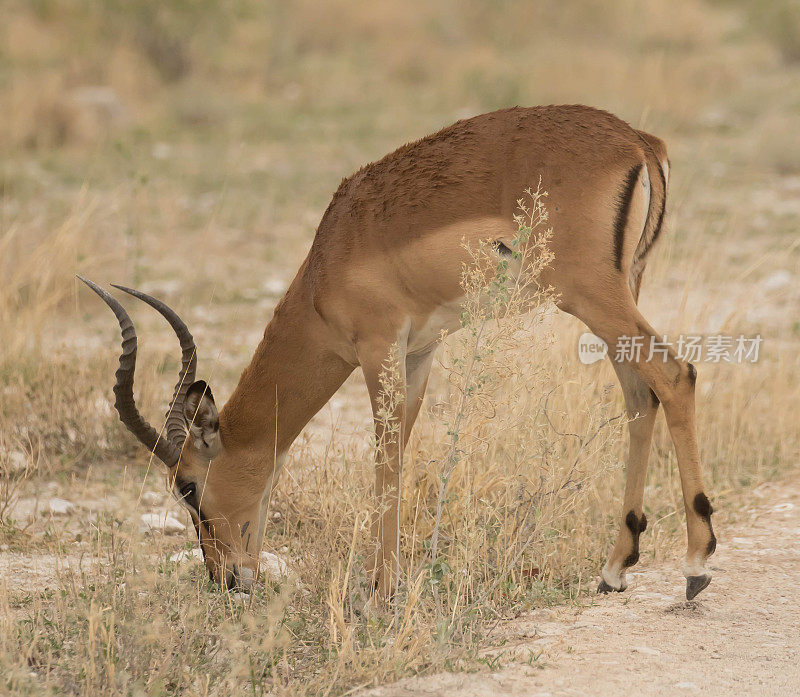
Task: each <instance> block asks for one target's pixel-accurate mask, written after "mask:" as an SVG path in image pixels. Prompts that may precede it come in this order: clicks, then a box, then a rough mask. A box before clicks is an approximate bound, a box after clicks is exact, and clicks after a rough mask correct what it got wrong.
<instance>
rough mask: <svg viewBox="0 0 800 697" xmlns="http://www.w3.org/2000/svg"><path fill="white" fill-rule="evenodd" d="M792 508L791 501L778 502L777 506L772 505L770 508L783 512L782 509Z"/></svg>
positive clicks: (789, 509) (788, 509)
mask: <svg viewBox="0 0 800 697" xmlns="http://www.w3.org/2000/svg"><path fill="white" fill-rule="evenodd" d="M793 508H794V504H793V503H788V502H787V503H779V504H778V505H777V506H773V507H772V510H773V512H775V513H783V512H784V511H791V510H792V509H793Z"/></svg>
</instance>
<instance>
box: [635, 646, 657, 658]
mask: <svg viewBox="0 0 800 697" xmlns="http://www.w3.org/2000/svg"><path fill="white" fill-rule="evenodd" d="M633 650H634V651H635V652H636V653H643V654H646V655H648V656H660V655H661V651H659V650H658V649H651V648H650V647H649V646H634V647H633Z"/></svg>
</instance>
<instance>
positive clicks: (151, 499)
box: [142, 491, 161, 506]
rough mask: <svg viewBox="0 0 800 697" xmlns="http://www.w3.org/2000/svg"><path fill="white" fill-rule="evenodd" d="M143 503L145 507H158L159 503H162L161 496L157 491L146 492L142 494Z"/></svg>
mask: <svg viewBox="0 0 800 697" xmlns="http://www.w3.org/2000/svg"><path fill="white" fill-rule="evenodd" d="M142 503H143V504H144V505H145V506H157V505H158V504H159V503H161V494H158V493H156V492H155V491H145V492H144V493H143V494H142Z"/></svg>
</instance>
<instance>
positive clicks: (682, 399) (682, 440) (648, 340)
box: [575, 287, 717, 600]
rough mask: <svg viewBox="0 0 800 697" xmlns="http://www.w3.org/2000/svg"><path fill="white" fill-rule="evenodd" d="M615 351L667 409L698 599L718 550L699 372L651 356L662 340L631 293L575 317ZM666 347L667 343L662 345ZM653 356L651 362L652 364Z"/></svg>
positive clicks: (691, 582)
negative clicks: (705, 474)
mask: <svg viewBox="0 0 800 697" xmlns="http://www.w3.org/2000/svg"><path fill="white" fill-rule="evenodd" d="M575 314H576V315H577V316H578V317H579V318H580V319H582V320H583V321H584V322H585V323H586V324H587V325H588V326H589V327H590V329H591V330H592V331H593V332H594V333H595V334H596V335H597V336H599V337H600V338H602V339H603V340H604V341H605V342H606V343H607V344H608V347H609V353H610V354H611V357H612V360H616V359H617V358H620V359H621V361H617V362H623V363H624V364H626V365H628V366H629V367H630V368H631V369H632V370H634V371H635V372H636V374H637V375H638V376H639V377H640V378H641V379H642V380H643V381H644V382H645V383H647V385H648V386H649V387H650V389H652V390H653V392H654V393H655V394H656V396H657V397H658V399H659V401H660V402H661V405H662V406H663V407H664V414H665V416H666V419H667V426H668V427H669V432H670V436H671V438H672V443H673V445H674V447H675V454H676V458H677V461H678V469H679V471H680V478H681V489H682V491H683V500H684V508H685V510H686V527H687V538H688V544H687V552H686V561H685V564H684V568H683V572H684V576H686V597H687V598H688V599H690V600H691V599H692V598H694V597H695V596H696V595H697V594H698V593H699V592H700V591H702V590H703V589H704V588H705V587H706V586H707V585H708V584H709V583H710V581H711V574H710V573H708V571H707V570H706V568H705V561H706V559H707V558H708V557H709V556H710V555H711V554H713V552H714V550H715V548H716V544H717V541H716V538H715V536H714V532H713V529H712V526H711V513H712V508H711V504H710V503H709V501H708V497H707V496H706V493H705V489H704V487H703V479H702V474H701V471H700V454H699V450H698V447H697V433H696V430H695V382H696V379H697V371H696V370H695V368H694V366H693V365H692V364H691V363H686V362H683V361H680V360H678V358H677V356H676V355H675V352H674V351H673V350H672V349H671V348H669V349H667V350H666V352H664V353H661V352H659V353H656V354H655V355H653V356H650V355H649V354H650V347H651V346H653V345H658V344H659V343H660V342H662V337H661V335H659V334H658V333H656V331H655V330H654V329H653V328H652V327H651V326H650V325H649V324H648V323H647V321H646V320H645V319H644V317H642V315H641V314H640V312H639V310H638V308H637V307H636V304H635V303H634V301H633V297H632V296H631V294H630V291H629V289H628V288H627V287H626V288H624V289H620V290H619V291H618V292H617V293H613V292H612V293H609V294H608V296H607V297H605V298H590V299H588V300H586V301H584V303H582V304H581V307H580V311H579V312H576V313H575ZM629 337H642V342H641V345H642V347H643V348H642V350H641V352H640V353H639V354H638V355H637V353H636V351H631V352H626V354H625V355H624V356H617V355H616V354H617V347H618V345H619V343H618V342H619V339H621V338H622V339H625V338H629ZM661 346H663V344H661ZM648 358H649V360H648Z"/></svg>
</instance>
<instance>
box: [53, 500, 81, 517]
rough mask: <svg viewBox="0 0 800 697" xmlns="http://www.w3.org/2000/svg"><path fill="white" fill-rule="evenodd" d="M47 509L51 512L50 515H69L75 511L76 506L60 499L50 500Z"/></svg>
mask: <svg viewBox="0 0 800 697" xmlns="http://www.w3.org/2000/svg"><path fill="white" fill-rule="evenodd" d="M47 507H48V509H49V510H50V515H69V514H70V513H72V511H74V510H75V506H73V505H72V504H71V503H70V502H69V501H67V500H66V499H59V498H53V499H50V503H49V504H48V505H47Z"/></svg>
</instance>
